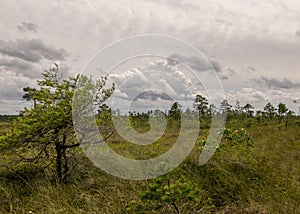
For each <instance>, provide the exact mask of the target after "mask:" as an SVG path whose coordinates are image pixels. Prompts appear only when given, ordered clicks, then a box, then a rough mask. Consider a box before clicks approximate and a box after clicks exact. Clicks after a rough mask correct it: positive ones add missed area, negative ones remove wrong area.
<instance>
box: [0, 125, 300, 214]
mask: <svg viewBox="0 0 300 214" xmlns="http://www.w3.org/2000/svg"><path fill="white" fill-rule="evenodd" d="M0 127H1V130H2V131H1V132H2V134H3V133H4V132H5V130H4V129H6V128H7V124H0ZM5 127H6V128H5ZM245 127H246V129H247V131H248V132H249V133H250V135H251V136H252V138H253V140H254V148H250V149H248V148H243V149H242V150H237V149H234V148H232V147H228V146H227V147H226V146H225V147H221V151H220V154H217V153H216V154H215V155H214V156H213V158H212V159H211V160H210V161H209V162H208V163H207V164H205V165H203V166H199V165H198V162H197V161H198V158H199V154H200V151H199V149H198V147H199V145H196V146H195V148H194V150H193V152H192V153H191V154H190V156H189V157H188V158H187V159H186V161H185V162H184V163H182V164H181V165H180V166H179V169H178V170H176V171H174V172H172V173H170V174H169V176H171V177H173V178H177V177H179V176H181V175H184V176H185V177H186V178H187V179H188V180H189V181H192V182H193V183H194V184H196V185H197V186H198V187H199V189H200V190H201V191H200V193H199V195H198V196H197V201H200V202H201V203H200V202H199V210H200V208H201V205H203V204H204V202H206V201H211V203H212V204H213V205H214V208H212V209H211V210H210V211H211V213H291V214H292V213H300V126H299V124H298V122H297V121H294V122H292V123H291V124H290V126H289V127H288V130H285V129H284V128H281V127H280V126H278V124H277V123H276V122H273V121H264V122H257V121H255V120H252V121H246V122H245V123H241V122H240V121H235V120H231V121H229V122H228V123H227V128H230V129H239V128H245ZM175 130H176V129H170V130H167V132H166V133H165V134H164V136H163V138H162V139H160V140H158V141H157V142H156V144H154V145H151V146H150V148H149V147H148V148H147V147H145V146H140V147H134V148H130V151H133V150H134V151H135V152H129V151H128V147H127V145H128V144H126V143H124V142H122V140H121V139H120V138H118V136H114V137H113V138H112V140H111V142H110V145H111V147H112V148H114V149H115V150H116V151H117V152H119V153H120V154H122V155H127V156H128V157H135V158H150V157H154V156H156V155H157V154H161V152H162V151H166V150H168V149H169V148H170V146H172V145H173V143H174V139H176V132H175ZM140 131H141V132H142V131H143V130H140ZM174 132H175V133H174ZM207 132H208V130H207V129H204V130H203V131H202V132H201V133H202V135H206V134H207ZM199 137H200V138H201V137H203V136H199ZM126 148H127V150H126ZM136 151H138V152H136ZM135 154H139V155H140V154H142V157H141V156H138V155H136V156H135ZM5 155H7V156H4V153H3V154H2V155H1V157H0V161H1V162H0V213H128V211H127V210H126V207H127V206H128V204H129V203H130V202H131V201H132V200H139V193H140V192H143V191H146V190H147V188H148V186H149V184H152V183H153V182H154V181H153V180H146V181H130V180H123V179H120V178H117V177H114V176H112V175H109V174H107V173H105V172H103V171H102V170H100V169H98V168H96V167H95V166H94V165H93V164H92V163H91V162H90V161H89V160H88V159H87V158H86V157H85V156H84V155H83V154H82V153H80V152H79V153H78V154H77V156H76V161H75V162H77V167H76V168H74V169H73V170H72V176H71V178H70V181H69V183H68V184H66V185H61V186H59V185H56V180H55V169H54V166H51V167H49V168H47V169H46V170H43V169H41V168H40V167H39V166H38V165H30V164H18V165H11V166H10V167H9V168H7V167H6V166H5V165H4V164H5V162H6V161H7V160H8V159H10V158H11V157H14V156H13V154H5ZM207 212H208V210H207ZM147 213H160V212H159V211H157V212H155V211H148V212H147ZM165 213H174V212H173V211H171V210H169V211H165Z"/></svg>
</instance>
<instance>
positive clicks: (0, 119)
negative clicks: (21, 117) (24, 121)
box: [0, 114, 18, 122]
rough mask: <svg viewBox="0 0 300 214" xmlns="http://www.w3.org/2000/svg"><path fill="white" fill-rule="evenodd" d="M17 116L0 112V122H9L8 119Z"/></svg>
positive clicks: (11, 119) (10, 119)
mask: <svg viewBox="0 0 300 214" xmlns="http://www.w3.org/2000/svg"><path fill="white" fill-rule="evenodd" d="M17 117H18V115H6V114H4V115H1V114H0V122H9V121H13V120H14V119H16V118H17Z"/></svg>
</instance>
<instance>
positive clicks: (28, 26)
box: [17, 22, 38, 33]
mask: <svg viewBox="0 0 300 214" xmlns="http://www.w3.org/2000/svg"><path fill="white" fill-rule="evenodd" d="M17 28H18V30H19V31H21V32H24V33H25V32H29V31H31V32H33V33H37V31H38V25H37V24H35V23H32V22H22V24H21V25H19V26H17Z"/></svg>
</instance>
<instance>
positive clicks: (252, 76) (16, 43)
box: [0, 0, 300, 114]
mask: <svg viewBox="0 0 300 214" xmlns="http://www.w3.org/2000/svg"><path fill="white" fill-rule="evenodd" d="M0 1H1V8H0V20H1V24H0V29H1V30H0V114H17V113H18V112H19V111H20V110H22V108H23V107H24V106H28V105H29V104H28V103H27V101H25V100H23V99H22V95H23V92H22V88H23V87H26V86H35V83H36V80H37V79H40V78H41V75H40V73H41V72H42V71H44V70H45V69H48V68H49V67H51V66H52V65H53V63H54V62H59V67H60V71H61V72H62V73H63V74H64V76H65V77H68V76H73V75H76V74H78V73H81V72H82V71H84V68H86V66H87V64H88V63H89V62H90V60H91V59H92V58H93V57H94V56H95V55H96V54H97V53H98V52H99V51H100V50H101V49H103V48H105V47H107V46H108V45H110V44H112V43H114V42H116V41H119V40H121V39H124V38H127V37H132V36H136V35H142V34H159V35H163V36H168V37H173V38H178V39H179V40H182V41H184V42H186V43H188V44H190V45H191V46H193V47H195V48H197V49H198V50H199V51H201V52H202V53H203V54H204V55H205V57H206V58H207V59H208V61H209V62H210V64H211V66H212V67H213V68H214V69H215V71H216V73H217V75H218V77H219V78H220V81H221V84H222V88H223V90H224V95H225V98H226V99H227V100H228V101H229V102H230V103H231V104H232V105H234V104H235V102H236V100H239V102H240V103H241V105H245V104H247V103H251V104H252V105H253V106H255V107H256V110H258V109H261V108H262V107H263V106H265V105H266V104H267V103H268V102H271V103H272V104H273V105H274V106H276V105H278V103H280V102H284V103H286V104H287V106H288V107H289V108H290V109H292V110H293V111H295V112H296V113H298V108H299V105H300V100H299V99H300V71H299V68H300V1H297V0H265V1H258V0H222V1H220V0H219V1H218V0H211V1H203V0H197V1H196V0H193V1H192V0H177V1H169V0H144V1H143V0H126V1H125V0H115V1H102V0H97V1H88V0H64V1H58V0H51V1H50V0H44V1H38V0H22V1H17V0H11V1H6V0H0ZM132 48H136V47H132ZM171 56H173V58H175V59H179V61H180V59H182V60H185V61H188V62H190V64H189V65H190V68H191V69H194V70H195V72H199V73H201V74H204V72H203V70H202V69H201V68H200V67H201V66H203V65H199V62H195V61H194V58H193V57H194V56H193V55H185V56H180V53H173V54H171ZM199 66H200V67H199ZM100 68H101V66H100ZM100 68H99V70H100ZM116 70H118V71H116V72H114V73H110V74H111V75H110V76H109V77H110V80H113V81H114V82H116V83H120V88H118V85H117V90H116V95H118V97H119V98H120V99H121V98H124V99H125V100H126V99H127V100H128V97H129V94H128V92H130V90H131V89H132V88H135V89H136V90H138V89H139V91H137V93H140V94H141V95H140V99H141V100H144V101H143V102H144V103H146V101H147V99H148V101H150V103H153V97H151V96H148V95H149V94H151V93H152V94H153V93H154V94H155V93H156V97H157V99H156V101H157V102H160V103H163V102H166V103H167V104H168V105H169V101H170V99H169V98H168V96H170V97H171V96H175V98H176V99H177V98H178V99H179V98H180V97H191V96H192V95H194V94H195V93H197V92H201V93H203V94H204V95H205V89H203V88H202V89H201V87H198V86H197V87H198V89H197V90H196V91H192V92H191V91H189V90H187V88H185V87H187V86H190V85H191V84H192V85H193V84H195V82H193V81H192V82H189V80H190V76H189V75H188V73H189V72H188V71H187V69H186V68H184V67H179V68H178V66H175V65H174V63H173V64H172V63H170V60H168V59H166V58H159V59H157V58H155V57H152V58H151V57H150V58H148V59H147V58H144V59H143V60H133V61H132V62H131V63H130V62H128V63H127V64H126V63H125V65H124V63H123V65H122V66H120V67H119V69H116ZM155 71H156V72H155ZM105 72H106V71H104V73H105ZM164 72H169V74H170V75H167V74H165V73H164ZM170 72H171V73H170ZM172 72H173V73H172ZM172 74H173V75H172ZM204 76H205V75H204ZM125 77H126V78H127V79H126V81H125V80H124V78H125ZM172 77H173V78H177V80H172V81H171V80H170V78H172ZM122 78H123V79H122ZM168 78H169V79H168ZM203 78H205V77H203ZM207 78H208V79H209V77H207ZM141 80H144V82H143V81H141ZM122 81H123V82H122ZM124 81H125V82H126V84H125V83H124ZM149 81H152V82H157V83H159V85H158V86H161V87H158V89H159V88H163V90H161V91H159V90H157V91H155V90H151V91H150V92H147V93H146V95H147V96H145V93H144V92H143V91H142V89H144V88H143V87H141V85H143V86H145V82H148V83H149ZM176 81H177V82H176ZM123 83H124V84H123ZM171 83H172V84H171ZM121 85H122V86H123V88H122V87H121ZM147 87H150V86H147ZM145 88H146V87H145ZM154 89H155V88H154ZM201 90H202V91H201ZM169 93H170V94H169ZM163 94H167V95H168V96H165V95H163ZM146 98H147V99H146ZM133 100H138V99H136V98H133ZM183 100H184V99H183ZM293 100H299V104H296V103H293Z"/></svg>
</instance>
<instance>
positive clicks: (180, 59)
mask: <svg viewBox="0 0 300 214" xmlns="http://www.w3.org/2000/svg"><path fill="white" fill-rule="evenodd" d="M176 62H177V63H184V64H185V65H187V66H189V67H190V68H191V69H195V70H197V71H208V70H211V69H214V70H215V71H217V72H220V71H221V70H222V66H221V65H220V63H218V62H217V61H215V60H212V59H211V60H205V59H204V58H199V57H197V56H192V55H189V56H188V55H182V54H178V53H174V54H172V55H170V56H169V58H168V64H169V65H174V64H176Z"/></svg>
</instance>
